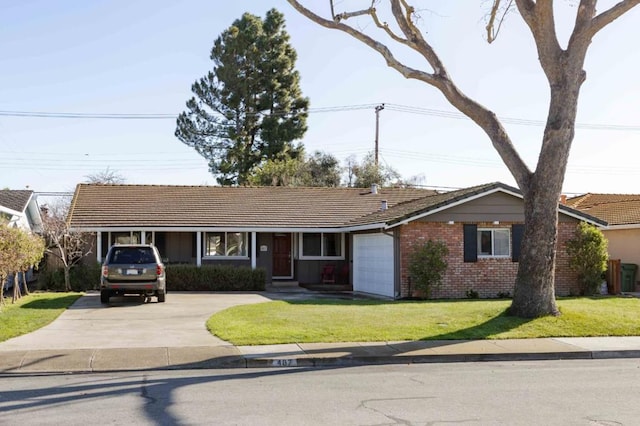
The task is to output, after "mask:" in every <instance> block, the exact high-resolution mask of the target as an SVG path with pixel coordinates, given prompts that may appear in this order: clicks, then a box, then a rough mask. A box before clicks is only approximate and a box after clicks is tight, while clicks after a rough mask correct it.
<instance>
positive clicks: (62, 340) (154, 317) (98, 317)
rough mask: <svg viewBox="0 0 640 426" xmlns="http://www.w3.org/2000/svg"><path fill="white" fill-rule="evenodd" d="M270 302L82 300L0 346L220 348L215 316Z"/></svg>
mask: <svg viewBox="0 0 640 426" xmlns="http://www.w3.org/2000/svg"><path fill="white" fill-rule="evenodd" d="M269 300H272V299H270V298H268V297H266V296H263V295H261V294H256V293H222V294H221V293H215V294H214V293H194V292H170V293H168V294H167V301H166V302H165V303H157V302H156V301H155V298H152V301H151V302H149V303H144V300H143V299H141V298H139V297H131V296H127V297H113V298H111V303H110V305H108V306H106V305H102V304H100V295H99V294H97V293H89V294H87V295H85V296H82V297H81V298H80V299H78V301H76V303H74V304H73V305H72V306H71V307H70V308H69V309H67V310H66V311H65V312H63V313H62V315H60V316H59V317H58V318H57V319H56V320H55V321H53V322H52V323H51V324H49V325H47V326H46V327H43V328H41V329H39V330H36V331H34V332H33V333H29V334H25V335H23V336H19V337H16V338H13V339H10V340H7V341H5V342H2V343H0V351H16V350H39V349H49V350H50V349H83V348H94V349H101V348H152V347H196V346H200V347H202V346H220V345H226V344H228V343H227V342H225V341H223V340H220V339H218V338H216V337H214V336H212V335H211V334H210V333H209V332H208V331H207V329H206V326H205V322H206V320H207V318H209V317H210V316H211V315H212V314H214V313H215V312H219V311H221V310H223V309H226V308H229V307H231V306H236V305H244V304H250V303H260V302H267V301H269Z"/></svg>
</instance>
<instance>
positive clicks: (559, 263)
mask: <svg viewBox="0 0 640 426" xmlns="http://www.w3.org/2000/svg"><path fill="white" fill-rule="evenodd" d="M462 225H463V224H462V223H455V224H452V225H449V224H447V223H442V222H417V221H416V222H411V223H410V224H408V225H403V226H402V227H401V229H400V280H401V297H407V296H410V295H411V293H413V290H414V289H413V288H411V289H410V283H409V277H408V259H409V254H410V253H411V252H412V250H413V247H414V246H415V245H419V244H421V243H424V242H425V241H427V240H429V239H431V240H434V241H444V242H445V243H446V244H447V247H448V249H449V255H448V257H447V263H448V268H447V271H446V273H445V275H444V279H443V281H442V285H441V286H440V288H439V289H438V290H436V291H434V292H433V294H432V297H433V298H456V299H457V298H465V297H467V291H468V290H474V291H476V292H478V294H479V295H480V297H481V298H491V297H497V295H498V293H509V294H511V295H513V285H514V282H515V279H516V274H517V272H518V263H517V262H513V261H512V260H511V258H508V259H505V258H502V259H501V258H482V257H479V258H478V261H477V262H475V263H471V262H469V263H465V262H464V261H463V247H464V245H463V232H462ZM477 225H478V227H479V228H509V229H511V225H512V223H500V224H499V225H494V224H493V223H478V224H477ZM574 232H575V223H574V222H561V223H560V224H559V228H558V247H559V249H558V250H557V254H556V282H555V290H556V294H557V295H559V296H565V295H569V294H577V291H578V290H577V288H578V287H577V279H576V276H575V274H574V273H573V272H571V270H570V269H569V268H568V258H567V255H566V251H565V250H564V242H565V241H567V240H568V239H569V238H571V237H572V236H573V235H574Z"/></svg>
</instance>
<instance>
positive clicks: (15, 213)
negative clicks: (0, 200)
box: [0, 206, 23, 216]
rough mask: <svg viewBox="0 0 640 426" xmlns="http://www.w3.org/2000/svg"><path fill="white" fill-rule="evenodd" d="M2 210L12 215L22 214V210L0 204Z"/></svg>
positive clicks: (0, 210)
mask: <svg viewBox="0 0 640 426" xmlns="http://www.w3.org/2000/svg"><path fill="white" fill-rule="evenodd" d="M0 212H3V213H7V214H10V215H11V216H22V214H23V213H22V212H19V211H17V210H13V209H10V208H9V207H5V206H0Z"/></svg>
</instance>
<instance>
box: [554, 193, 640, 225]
mask: <svg viewBox="0 0 640 426" xmlns="http://www.w3.org/2000/svg"><path fill="white" fill-rule="evenodd" d="M567 205H568V206H570V207H573V208H574V209H578V210H580V211H582V212H584V213H588V214H590V215H592V216H595V217H597V218H600V219H602V220H605V221H606V222H608V223H609V225H631V224H640V195H637V194H591V193H589V194H584V195H580V196H578V197H573V198H569V199H567Z"/></svg>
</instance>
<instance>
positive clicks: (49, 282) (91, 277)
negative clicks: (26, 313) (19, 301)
mask: <svg viewBox="0 0 640 426" xmlns="http://www.w3.org/2000/svg"><path fill="white" fill-rule="evenodd" d="M100 268H101V267H100V264H99V263H92V264H89V265H85V264H79V265H74V266H73V267H72V268H71V270H70V271H69V281H70V284H71V290H72V291H87V290H97V289H98V288H99V287H100ZM38 287H39V288H40V289H41V290H50V291H66V290H65V285H64V268H62V267H60V268H51V267H45V268H44V269H43V270H42V271H41V273H40V274H39V277H38Z"/></svg>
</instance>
